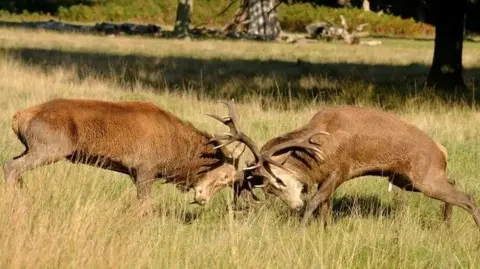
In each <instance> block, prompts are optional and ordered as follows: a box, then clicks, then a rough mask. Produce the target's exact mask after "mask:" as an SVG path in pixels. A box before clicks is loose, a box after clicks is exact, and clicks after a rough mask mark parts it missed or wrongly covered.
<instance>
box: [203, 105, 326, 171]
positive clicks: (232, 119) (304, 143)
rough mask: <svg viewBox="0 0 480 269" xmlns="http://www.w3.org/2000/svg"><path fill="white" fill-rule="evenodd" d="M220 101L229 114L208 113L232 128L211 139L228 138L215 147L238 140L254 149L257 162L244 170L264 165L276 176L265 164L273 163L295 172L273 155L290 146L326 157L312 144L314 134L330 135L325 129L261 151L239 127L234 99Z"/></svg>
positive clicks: (220, 139) (265, 168)
mask: <svg viewBox="0 0 480 269" xmlns="http://www.w3.org/2000/svg"><path fill="white" fill-rule="evenodd" d="M220 102H221V103H223V104H225V105H227V107H228V111H229V115H228V116H226V117H220V116H217V115H212V114H207V115H209V116H210V117H212V118H214V119H216V120H218V121H220V122H222V123H223V124H225V125H227V126H228V128H230V133H225V134H222V135H219V136H216V137H214V138H212V139H211V140H210V141H218V142H220V141H222V140H227V142H225V143H223V144H220V145H219V146H216V147H215V148H219V147H224V146H226V145H229V144H231V143H233V142H236V141H238V142H241V143H243V144H245V145H246V146H247V147H248V148H249V149H250V151H252V153H253V155H254V156H255V164H254V165H251V166H249V167H247V168H244V170H252V169H256V168H259V167H262V168H263V169H264V170H266V171H267V172H268V173H269V174H271V175H272V176H273V177H275V175H273V173H272V171H271V170H270V169H269V168H268V167H266V166H265V164H267V163H269V164H272V165H274V166H277V167H279V168H282V169H284V170H287V171H289V172H292V173H293V171H292V170H290V169H288V168H286V167H284V166H283V164H281V163H280V162H278V161H276V160H274V159H272V156H273V155H274V154H275V153H277V152H278V151H281V150H284V149H290V148H302V149H307V150H312V151H314V152H316V153H318V154H319V156H320V158H321V159H322V160H323V159H325V154H324V153H323V152H322V151H321V150H319V149H318V148H316V147H314V146H312V145H311V143H312V142H311V139H312V138H313V137H314V136H316V135H320V134H321V135H329V133H328V132H324V131H317V132H314V133H309V134H308V135H307V136H306V138H305V137H300V138H297V139H294V140H289V141H286V142H284V143H281V144H278V145H275V146H273V147H272V148H271V149H269V150H267V151H265V152H264V153H261V152H260V150H259V149H258V147H257V145H256V144H255V142H253V140H252V139H251V138H250V137H248V136H247V135H245V134H244V133H242V132H241V131H240V130H239V129H238V126H239V124H238V113H237V110H236V109H235V104H234V102H233V99H232V100H231V101H228V102H225V101H220Z"/></svg>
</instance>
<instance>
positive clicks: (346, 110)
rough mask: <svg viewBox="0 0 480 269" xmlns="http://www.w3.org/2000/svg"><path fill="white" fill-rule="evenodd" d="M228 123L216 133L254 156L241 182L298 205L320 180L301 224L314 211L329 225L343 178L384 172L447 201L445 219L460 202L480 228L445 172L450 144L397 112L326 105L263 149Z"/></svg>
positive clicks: (471, 204) (479, 218) (479, 214)
mask: <svg viewBox="0 0 480 269" xmlns="http://www.w3.org/2000/svg"><path fill="white" fill-rule="evenodd" d="M235 117H236V112H235V108H234V107H233V103H230V116H229V118H231V119H232V120H234V121H235ZM237 126H238V125H237ZM229 127H231V128H230V129H231V130H232V131H231V132H232V134H231V135H230V136H224V137H219V138H221V139H229V140H237V141H240V142H243V143H244V144H245V145H246V146H247V147H248V148H249V149H250V150H251V151H252V152H253V155H254V156H255V162H254V163H252V164H250V165H249V166H248V167H247V168H246V170H247V172H245V175H244V176H245V177H246V178H247V179H244V180H243V181H244V182H242V184H241V185H242V186H245V185H248V186H251V185H260V187H263V188H264V190H265V191H266V192H267V193H273V194H274V195H276V196H278V197H279V198H280V199H281V200H283V201H284V202H285V203H286V204H288V205H289V206H290V207H291V208H292V209H297V210H298V209H300V208H302V207H303V205H304V202H303V200H302V197H301V194H302V190H303V189H304V184H307V185H313V184H318V192H317V193H316V194H315V195H314V196H313V198H312V199H311V200H310V201H309V202H308V203H307V205H306V208H305V211H304V215H303V218H302V221H301V224H302V225H305V224H306V223H307V222H308V220H309V218H310V217H311V216H312V214H313V212H314V211H315V210H317V209H319V210H320V216H321V217H322V219H323V221H324V222H325V224H328V223H329V222H330V216H331V214H330V210H331V205H330V203H331V202H330V200H331V197H332V195H333V193H334V191H335V190H336V189H337V188H338V187H339V186H340V185H341V184H342V183H344V182H346V181H348V180H350V179H353V178H357V177H361V176H383V177H387V178H388V180H389V181H390V183H391V184H393V185H395V186H397V187H399V188H401V189H404V190H407V191H413V192H422V193H423V194H424V195H426V196H428V197H431V198H434V199H437V200H440V201H443V202H445V207H444V211H443V217H444V220H445V222H446V223H447V224H448V223H449V220H450V218H451V210H452V205H456V206H459V207H461V208H463V209H465V210H466V211H468V212H469V213H470V214H471V215H472V216H473V218H474V220H475V222H476V224H477V225H478V226H479V227H480V211H479V210H478V208H477V206H476V204H475V201H474V199H473V198H472V197H471V196H470V195H467V194H465V193H463V192H461V191H459V190H457V189H456V188H455V187H454V181H453V180H449V179H448V178H447V175H446V168H447V151H446V149H445V148H444V147H443V146H442V145H440V144H439V143H437V142H436V141H434V140H432V139H431V138H430V137H429V136H428V135H427V134H426V133H424V132H423V131H421V130H420V129H418V128H417V127H415V126H413V125H411V124H408V123H406V122H404V121H402V120H400V119H399V118H398V117H396V116H394V115H393V114H390V113H387V112H383V111H380V110H376V109H371V108H361V107H354V106H339V107H332V108H325V109H322V110H320V111H319V112H317V113H316V114H315V115H314V116H313V118H312V119H311V120H310V121H309V122H308V123H307V124H306V125H304V126H302V127H300V128H298V129H296V130H294V131H292V132H289V133H287V134H284V135H282V136H279V137H277V138H274V139H271V140H270V141H268V142H267V143H266V144H265V145H264V146H263V147H262V148H261V149H260V150H258V148H257V146H256V145H255V143H253V141H252V140H251V139H250V138H248V137H247V136H246V135H245V134H243V133H241V132H240V131H239V130H238V129H235V126H232V125H230V126H229ZM237 133H240V134H242V135H241V136H238V135H236V134H237ZM317 134H324V135H322V136H317ZM325 134H328V135H325ZM305 145H309V146H308V147H306V146H305ZM312 150H313V151H312ZM319 157H321V158H319ZM245 182H247V183H248V184H245ZM250 188H251V187H250ZM237 193H238V191H237Z"/></svg>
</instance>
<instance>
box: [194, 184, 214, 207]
mask: <svg viewBox="0 0 480 269" xmlns="http://www.w3.org/2000/svg"><path fill="white" fill-rule="evenodd" d="M194 190H195V198H194V201H195V203H196V204H199V205H205V204H206V203H207V202H208V200H209V199H210V197H209V196H208V194H207V192H206V191H205V190H204V189H203V188H202V187H196V188H194Z"/></svg>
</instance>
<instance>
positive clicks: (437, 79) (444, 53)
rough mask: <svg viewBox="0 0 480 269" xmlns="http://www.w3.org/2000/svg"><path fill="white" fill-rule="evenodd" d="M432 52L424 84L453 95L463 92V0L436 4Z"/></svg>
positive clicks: (436, 2) (464, 6) (464, 3)
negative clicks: (430, 63)
mask: <svg viewBox="0 0 480 269" xmlns="http://www.w3.org/2000/svg"><path fill="white" fill-rule="evenodd" d="M434 8H435V51H434V54H433V63H432V67H431V69H430V74H429V75H428V79H427V85H428V86H431V87H436V88H440V89H443V90H445V91H447V92H450V93H453V92H456V91H463V90H465V89H466V87H465V83H464V81H463V77H462V50H463V31H464V24H465V21H464V18H465V9H466V0H459V1H455V2H447V1H435V3H434Z"/></svg>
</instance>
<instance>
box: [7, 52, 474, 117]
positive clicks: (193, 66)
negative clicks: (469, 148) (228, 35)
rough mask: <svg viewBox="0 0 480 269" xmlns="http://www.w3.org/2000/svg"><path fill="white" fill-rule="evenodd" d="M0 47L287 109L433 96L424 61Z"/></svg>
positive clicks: (167, 87) (48, 65)
mask: <svg viewBox="0 0 480 269" xmlns="http://www.w3.org/2000/svg"><path fill="white" fill-rule="evenodd" d="M0 51H2V52H4V53H7V54H8V55H10V57H13V58H14V59H17V60H20V61H21V62H23V63H25V64H27V65H29V66H34V67H37V68H41V69H42V70H44V72H45V73H49V72H52V71H54V68H58V67H62V68H71V69H73V70H75V72H76V74H77V76H78V79H80V80H83V79H86V78H89V77H100V78H102V79H107V80H113V81H115V82H118V83H121V84H122V85H124V86H126V87H127V88H128V89H130V90H132V91H133V90H134V89H135V87H136V86H137V85H140V86H142V87H147V88H151V89H153V90H154V91H159V92H161V91H170V92H191V93H194V94H197V96H198V97H202V98H205V97H206V98H211V99H219V98H235V99H236V100H240V101H241V100H245V99H249V98H252V97H256V98H257V97H258V96H259V95H260V96H261V97H262V98H263V99H265V100H266V101H272V100H274V101H279V102H278V103H280V104H281V105H282V104H283V105H285V104H287V105H289V108H293V107H292V104H293V106H295V105H301V104H302V103H304V102H305V101H306V102H311V101H322V102H333V103H343V104H354V103H358V102H363V103H365V102H371V103H377V104H380V105H382V106H383V107H385V108H387V109H388V108H394V107H398V106H401V105H402V104H404V103H405V102H406V101H407V100H408V99H411V97H415V98H424V97H425V98H427V99H428V98H429V99H431V97H432V96H434V95H433V94H432V92H431V91H424V87H423V86H422V85H423V82H424V81H425V79H426V75H427V74H428V71H429V66H426V65H422V64H410V65H408V66H395V65H385V64H374V65H369V64H360V63H358V64H357V63H342V62H340V63H310V62H306V61H301V60H298V61H296V62H289V61H281V60H250V59H219V58H212V59H199V58H188V57H153V56H145V55H135V54H134V55H116V54H106V53H96V52H74V51H62V50H48V49H32V48H13V49H8V50H6V49H3V50H0ZM465 77H466V81H467V82H470V81H472V79H474V78H475V77H480V70H479V69H470V70H466V71H465ZM477 91H478V89H477ZM436 94H439V93H436ZM467 94H469V93H467ZM439 95H442V94H441V93H440V94H439ZM478 95H479V94H476V96H478ZM265 100H263V101H265ZM468 100H469V101H471V99H468ZM477 100H478V98H477Z"/></svg>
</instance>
